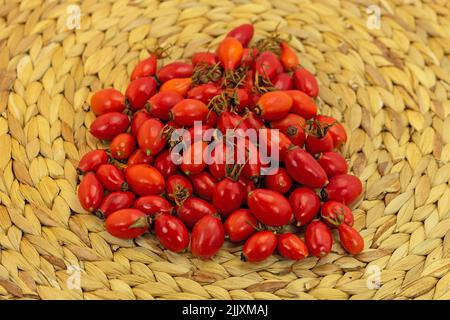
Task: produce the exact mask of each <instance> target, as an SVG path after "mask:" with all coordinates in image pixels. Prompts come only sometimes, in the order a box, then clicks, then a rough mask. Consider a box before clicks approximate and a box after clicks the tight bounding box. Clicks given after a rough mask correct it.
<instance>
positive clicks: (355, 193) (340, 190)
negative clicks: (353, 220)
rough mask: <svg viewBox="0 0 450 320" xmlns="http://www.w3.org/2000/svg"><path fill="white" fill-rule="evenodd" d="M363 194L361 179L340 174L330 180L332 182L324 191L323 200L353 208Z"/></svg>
mask: <svg viewBox="0 0 450 320" xmlns="http://www.w3.org/2000/svg"><path fill="white" fill-rule="evenodd" d="M361 193H362V183H361V180H359V178H357V177H355V176H353V175H350V174H340V175H337V176H334V177H331V178H330V182H329V183H328V185H327V186H326V187H325V188H324V189H323V190H322V198H323V199H326V200H334V201H339V202H342V203H343V204H346V205H349V206H351V205H352V204H353V203H354V202H355V201H356V200H357V199H358V197H359V196H360V195H361Z"/></svg>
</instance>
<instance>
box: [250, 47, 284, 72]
mask: <svg viewBox="0 0 450 320" xmlns="http://www.w3.org/2000/svg"><path fill="white" fill-rule="evenodd" d="M254 70H255V72H256V74H257V75H258V76H261V77H263V78H266V79H273V78H274V77H275V76H276V75H277V74H278V73H281V72H283V66H282V65H281V62H280V60H278V57H277V55H276V54H275V53H273V52H272V51H264V52H261V53H260V54H259V55H258V57H257V58H256V59H255V67H254Z"/></svg>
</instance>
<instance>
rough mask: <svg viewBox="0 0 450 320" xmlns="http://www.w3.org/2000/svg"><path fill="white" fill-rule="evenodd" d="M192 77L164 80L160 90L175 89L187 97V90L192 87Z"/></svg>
mask: <svg viewBox="0 0 450 320" xmlns="http://www.w3.org/2000/svg"><path fill="white" fill-rule="evenodd" d="M191 85H192V79H191V78H175V79H172V80H169V81H167V82H164V83H163V84H162V86H161V87H160V88H159V91H160V92H165V91H173V92H176V93H178V94H179V95H181V96H182V97H186V94H187V92H188V91H189V89H190V88H191Z"/></svg>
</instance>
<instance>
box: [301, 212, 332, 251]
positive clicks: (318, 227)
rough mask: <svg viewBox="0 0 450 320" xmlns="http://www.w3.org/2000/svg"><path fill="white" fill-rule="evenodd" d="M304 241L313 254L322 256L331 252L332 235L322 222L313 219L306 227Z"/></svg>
mask: <svg viewBox="0 0 450 320" xmlns="http://www.w3.org/2000/svg"><path fill="white" fill-rule="evenodd" d="M305 243H306V246H307V247H308V250H309V252H310V253H311V254H312V255H313V256H315V257H318V258H322V257H324V256H326V255H327V254H329V253H330V252H331V247H332V246H333V236H332V235H331V231H330V229H329V228H328V226H327V225H326V224H325V223H324V222H322V221H319V220H314V221H312V222H311V223H310V224H308V226H307V227H306V232H305Z"/></svg>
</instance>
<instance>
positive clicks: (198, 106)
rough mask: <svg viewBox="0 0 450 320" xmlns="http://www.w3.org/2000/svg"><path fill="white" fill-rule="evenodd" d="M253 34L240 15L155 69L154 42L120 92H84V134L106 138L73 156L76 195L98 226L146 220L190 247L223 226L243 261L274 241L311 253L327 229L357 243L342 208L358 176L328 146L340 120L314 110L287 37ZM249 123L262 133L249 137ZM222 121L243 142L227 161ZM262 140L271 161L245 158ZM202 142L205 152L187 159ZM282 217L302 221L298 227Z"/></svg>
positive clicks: (149, 227)
mask: <svg viewBox="0 0 450 320" xmlns="http://www.w3.org/2000/svg"><path fill="white" fill-rule="evenodd" d="M253 33H254V29H253V26H252V25H250V24H245V25H241V26H239V27H237V28H235V29H234V30H232V31H231V32H230V33H228V35H227V37H226V38H225V39H224V40H223V41H222V42H221V43H220V44H219V46H218V48H217V51H216V52H215V53H214V52H198V53H195V54H194V55H193V57H192V60H191V61H190V62H181V61H178V62H172V63H169V64H167V65H165V66H162V67H161V68H159V69H158V67H157V63H158V60H159V59H160V57H161V54H163V53H162V52H161V50H156V51H157V52H155V53H153V54H151V55H150V56H149V57H148V58H146V59H145V60H142V61H140V62H139V63H138V65H137V66H136V67H135V69H134V70H133V72H132V74H131V82H130V84H129V86H128V88H127V90H126V92H125V95H123V94H122V93H120V92H119V91H117V90H115V89H112V88H109V89H104V90H101V91H99V92H96V93H95V94H94V95H93V96H92V99H91V109H92V111H93V112H94V113H95V115H96V116H97V118H96V119H95V120H94V121H93V123H92V124H91V127H90V133H91V134H92V135H93V136H95V137H96V138H98V139H101V140H107V141H110V145H109V150H93V151H90V152H88V153H87V154H86V155H84V156H83V157H82V159H81V160H80V163H79V166H78V169H79V172H80V174H83V175H84V176H83V178H82V180H81V183H80V185H79V189H78V197H79V200H80V203H81V205H82V206H83V208H84V209H85V210H87V211H89V212H92V213H95V214H97V215H99V216H101V217H103V218H105V219H106V222H105V225H106V229H107V231H108V232H109V233H111V234H112V235H114V236H116V237H119V238H128V239H130V238H136V237H139V236H141V235H142V234H143V233H145V232H147V231H152V232H153V233H154V234H155V235H156V237H157V238H158V239H159V241H160V243H161V244H162V245H163V246H164V247H165V248H167V249H169V250H172V251H174V252H182V251H184V250H185V249H187V248H188V247H189V248H190V251H191V253H192V254H193V255H194V256H198V257H201V258H209V257H211V256H213V255H214V254H215V253H216V252H217V251H218V250H219V249H220V248H221V246H222V244H223V242H224V240H225V238H226V237H227V238H228V239H229V240H230V241H233V242H244V247H243V254H242V256H243V258H244V259H245V260H247V261H261V260H264V259H266V258H267V257H269V256H270V255H271V254H272V253H273V252H274V251H275V250H276V249H277V250H278V253H279V254H281V255H282V256H284V257H286V258H289V259H296V260H298V259H302V258H304V257H306V256H308V255H309V254H312V255H314V256H317V257H322V256H324V255H326V254H328V253H329V252H330V251H331V248H332V244H333V236H332V233H331V229H332V228H337V229H338V233H339V237H340V242H341V244H342V246H343V248H344V249H345V250H347V251H348V252H349V253H351V254H357V253H359V252H361V251H362V250H363V247H364V241H363V239H362V237H361V236H360V234H359V233H358V232H357V231H356V230H355V229H354V228H353V227H352V225H353V214H352V211H351V210H350V208H349V207H348V206H350V205H352V204H354V203H355V202H356V201H357V200H358V198H359V197H360V195H361V193H362V184H361V181H360V180H359V179H358V178H357V177H355V176H353V175H350V174H348V173H347V171H348V165H347V162H346V160H345V159H344V157H343V156H342V155H341V154H340V153H339V152H338V151H337V150H339V148H340V147H341V146H342V145H343V144H344V143H345V142H346V141H347V135H346V132H345V130H344V127H343V126H342V125H341V124H339V123H338V122H337V121H336V120H335V119H334V118H332V117H329V116H325V115H318V114H317V106H316V104H315V101H314V98H315V97H317V95H318V91H319V87H318V84H317V81H316V79H315V77H314V76H313V75H312V74H311V73H310V72H308V71H307V70H306V69H305V68H303V67H301V66H300V65H299V60H298V58H297V55H296V54H295V52H294V51H293V50H292V49H291V48H290V47H289V45H288V44H287V42H286V41H284V40H282V39H281V38H280V37H279V36H278V35H275V36H271V37H269V38H265V39H261V40H259V41H257V42H256V43H254V44H253V45H249V44H250V41H251V39H252V38H253ZM196 122H201V126H194V123H196ZM179 129H183V130H182V134H180V135H178V137H177V138H174V132H176V131H177V130H179ZM210 129H211V130H213V132H214V134H213V135H212V137H211V136H210V137H209V139H206V137H205V132H208V130H210ZM250 129H253V130H255V131H257V132H259V133H264V134H263V135H260V136H262V137H265V138H264V139H265V140H264V141H260V142H259V143H254V142H253V141H251V139H249V137H247V136H245V132H246V130H250ZM230 131H231V132H238V131H239V132H241V134H237V135H235V136H234V137H233V139H235V140H233V141H234V142H233V145H234V146H235V145H236V144H238V143H239V142H244V144H245V146H246V147H245V148H244V150H245V152H244V160H246V161H244V162H240V163H236V161H225V159H229V158H230V155H231V158H232V159H233V160H236V150H235V148H230V145H229V144H228V142H226V141H224V140H223V139H222V140H220V139H219V138H218V137H219V136H220V135H222V138H223V137H224V136H227V135H228V134H229V133H230ZM242 133H244V134H242ZM213 141H214V142H215V145H214V148H212V150H211V146H212V145H213V143H212V142H213ZM218 141H219V143H217V142H218ZM262 145H265V146H266V147H270V148H269V149H270V150H272V151H271V153H272V154H269V156H271V155H274V154H273V153H274V152H273V150H275V151H276V152H275V153H276V156H277V157H276V158H277V159H278V160H279V163H278V162H277V164H279V166H278V167H273V168H271V167H270V164H269V163H267V162H264V161H263V160H262V159H261V158H260V157H259V156H257V157H256V160H255V161H248V159H247V157H248V158H249V154H250V152H251V151H256V154H259V153H258V152H259V151H260V149H261V148H262ZM177 146H178V147H180V146H183V148H180V150H181V151H180V152H179V154H178V155H179V157H178V158H177V159H178V162H177V161H175V160H174V159H175V158H176V157H175V158H174V156H173V153H174V150H175V149H176V147H177ZM273 146H275V147H274V148H275V149H273V148H272V147H273ZM208 150H209V151H211V153H210V155H211V157H210V160H211V161H206V160H204V157H202V156H200V159H201V160H200V161H198V159H199V158H198V155H199V153H201V155H204V154H205V152H206V151H208ZM194 159H196V160H195V161H194ZM264 170H266V173H265V174H264V175H263V174H262V172H263V171H264ZM288 225H290V226H294V227H295V228H299V229H303V228H305V233H304V238H300V237H299V235H298V234H297V232H286V228H285V227H286V226H288ZM297 230H298V229H297Z"/></svg>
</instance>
